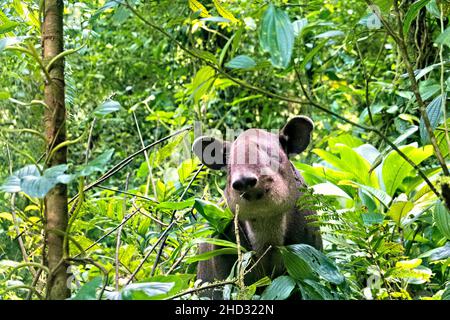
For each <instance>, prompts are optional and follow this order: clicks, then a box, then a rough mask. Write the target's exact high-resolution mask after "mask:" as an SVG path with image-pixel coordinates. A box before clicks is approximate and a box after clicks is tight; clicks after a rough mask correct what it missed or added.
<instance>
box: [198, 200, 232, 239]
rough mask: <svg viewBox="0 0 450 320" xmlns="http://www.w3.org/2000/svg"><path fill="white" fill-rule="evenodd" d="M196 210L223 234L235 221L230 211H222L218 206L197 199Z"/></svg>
mask: <svg viewBox="0 0 450 320" xmlns="http://www.w3.org/2000/svg"><path fill="white" fill-rule="evenodd" d="M194 208H195V209H196V210H197V211H198V212H199V213H200V214H201V215H202V216H203V217H204V218H205V219H206V220H207V221H208V222H209V223H210V224H211V226H212V227H213V228H215V229H216V230H217V231H218V232H219V233H221V232H222V231H223V230H224V229H225V227H226V226H227V225H228V223H229V222H230V221H231V220H232V219H233V214H232V213H231V211H229V209H225V210H224V209H222V208H220V207H218V206H217V205H215V204H213V203H211V202H208V201H205V200H201V199H195V204H194Z"/></svg>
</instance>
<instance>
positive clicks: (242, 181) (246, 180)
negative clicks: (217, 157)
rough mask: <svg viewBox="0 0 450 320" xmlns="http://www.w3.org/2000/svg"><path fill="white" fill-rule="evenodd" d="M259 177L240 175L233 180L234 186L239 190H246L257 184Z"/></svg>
mask: <svg viewBox="0 0 450 320" xmlns="http://www.w3.org/2000/svg"><path fill="white" fill-rule="evenodd" d="M257 182H258V179H256V178H255V177H240V178H239V179H237V180H236V181H234V182H233V184H232V187H233V189H235V190H237V191H244V190H247V189H249V188H252V187H254V186H256V183H257Z"/></svg>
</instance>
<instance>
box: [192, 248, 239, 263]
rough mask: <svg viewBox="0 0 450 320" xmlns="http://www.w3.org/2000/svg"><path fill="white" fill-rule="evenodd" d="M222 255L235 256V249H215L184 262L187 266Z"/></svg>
mask: <svg viewBox="0 0 450 320" xmlns="http://www.w3.org/2000/svg"><path fill="white" fill-rule="evenodd" d="M223 254H237V249H234V248H223V249H215V250H211V251H207V252H204V253H200V254H197V255H195V256H192V257H189V258H187V259H186V260H185V262H186V263H187V264H189V263H194V262H197V261H203V260H209V259H211V258H213V257H215V256H220V255H223Z"/></svg>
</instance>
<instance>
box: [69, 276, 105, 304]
mask: <svg viewBox="0 0 450 320" xmlns="http://www.w3.org/2000/svg"><path fill="white" fill-rule="evenodd" d="M101 284H102V277H101V276H98V277H95V278H94V279H92V280H91V281H89V282H87V283H86V284H85V285H83V286H82V287H81V288H80V290H78V292H77V294H76V295H75V297H73V298H71V299H70V300H97V289H98V288H99V287H100V286H101Z"/></svg>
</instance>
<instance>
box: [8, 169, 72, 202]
mask: <svg viewBox="0 0 450 320" xmlns="http://www.w3.org/2000/svg"><path fill="white" fill-rule="evenodd" d="M67 168H68V166H67V165H66V164H61V165H58V166H54V167H51V168H49V169H47V170H45V171H44V172H43V174H42V175H41V173H40V171H39V169H38V167H37V166H35V165H28V166H25V167H23V168H22V169H19V170H17V171H15V172H14V173H13V174H12V175H11V176H10V177H9V178H8V179H7V180H6V181H5V183H4V184H3V185H2V186H1V187H0V190H2V191H4V192H12V193H14V192H20V191H23V192H25V193H26V194H28V195H29V196H31V197H36V198H44V197H45V195H46V194H47V193H48V192H49V191H50V190H51V189H52V188H53V187H54V186H56V185H57V184H58V183H64V184H67V183H69V182H70V181H72V179H73V178H75V176H74V175H70V174H67V173H66V170H67Z"/></svg>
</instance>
